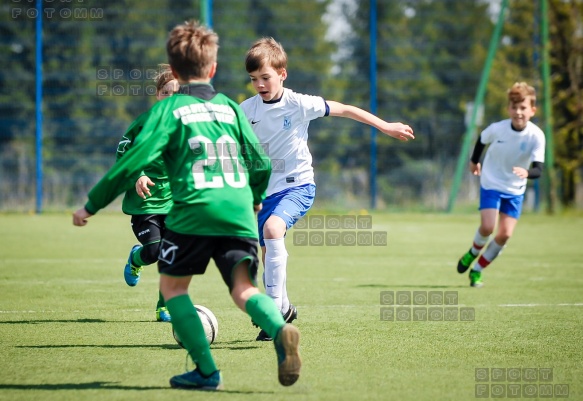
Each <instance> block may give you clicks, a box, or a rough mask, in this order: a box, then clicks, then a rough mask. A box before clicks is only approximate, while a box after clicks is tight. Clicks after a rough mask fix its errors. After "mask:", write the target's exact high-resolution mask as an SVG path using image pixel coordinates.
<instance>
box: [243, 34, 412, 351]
mask: <svg viewBox="0 0 583 401" xmlns="http://www.w3.org/2000/svg"><path fill="white" fill-rule="evenodd" d="M245 68H246V70H247V72H248V73H249V77H250V78H251V83H252V84H253V88H254V89H255V90H256V91H257V95H256V96H254V97H252V98H249V99H247V100H245V101H244V102H243V103H241V108H242V109H243V111H244V112H245V115H246V116H247V120H249V122H250V123H251V126H252V127H253V131H254V132H255V134H256V135H257V137H258V138H259V140H260V142H261V143H262V144H264V145H265V146H266V148H267V152H268V155H269V156H270V157H271V159H272V160H274V161H277V162H278V163H279V164H280V165H283V168H284V171H278V172H274V174H272V175H271V178H270V180H269V186H268V188H267V198H266V199H265V200H264V201H263V208H262V209H261V211H260V212H259V215H258V225H259V241H260V245H261V250H262V256H263V265H264V271H265V273H264V276H263V281H264V284H265V292H266V293H267V295H269V296H270V297H271V298H273V299H274V300H275V302H276V304H277V307H278V308H279V310H280V311H281V313H282V315H283V316H284V318H285V320H286V321H287V322H288V323H289V322H292V321H293V320H294V319H296V318H297V310H296V308H295V307H294V306H293V305H292V304H291V303H290V301H289V299H288V296H287V289H286V275H287V273H286V268H287V256H288V253H287V250H286V247H285V242H284V237H285V234H286V232H287V230H289V229H290V228H291V227H293V225H294V224H295V223H296V222H297V221H298V220H299V219H300V218H301V217H303V216H304V215H305V214H306V213H307V212H308V210H309V209H310V208H311V207H312V204H313V203H314V197H315V195H316V185H315V182H314V169H313V168H312V155H311V154H310V150H309V149H308V142H307V141H308V125H309V123H310V121H311V120H315V119H316V118H319V117H325V116H339V117H346V118H350V119H353V120H356V121H359V122H361V123H364V124H368V125H371V126H373V127H375V128H376V129H378V130H379V131H381V132H383V133H384V134H386V135H389V136H392V137H393V138H397V139H399V140H402V141H407V140H409V139H413V138H414V136H413V129H412V128H411V127H409V126H408V125H404V124H401V123H389V122H386V121H383V120H381V119H380V118H378V117H376V116H374V115H372V114H371V113H369V112H367V111H364V110H362V109H360V108H358V107H355V106H350V105H346V104H342V103H338V102H334V101H330V100H324V99H323V98H322V97H319V96H309V95H303V94H300V93H296V92H293V91H292V90H290V89H287V88H284V86H283V82H284V81H285V79H286V78H287V70H286V68H287V55H286V53H285V50H284V49H283V46H282V45H281V44H280V43H278V42H277V41H275V40H274V39H273V38H262V39H260V40H258V41H257V42H255V43H254V44H253V45H252V46H251V48H250V49H249V50H248V52H247V55H246V58H245ZM271 340H272V337H271V336H270V335H269V334H268V333H267V332H265V331H264V330H261V331H260V332H259V335H258V336H257V341H271Z"/></svg>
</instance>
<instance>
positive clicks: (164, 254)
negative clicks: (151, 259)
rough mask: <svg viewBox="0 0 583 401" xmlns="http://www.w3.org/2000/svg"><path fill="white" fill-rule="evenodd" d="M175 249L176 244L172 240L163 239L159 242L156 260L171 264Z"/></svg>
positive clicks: (174, 256)
mask: <svg viewBox="0 0 583 401" xmlns="http://www.w3.org/2000/svg"><path fill="white" fill-rule="evenodd" d="M177 251H178V245H175V244H173V243H172V242H170V241H167V240H165V239H163V240H162V242H161V244H160V255H158V260H161V261H163V262H166V263H168V264H169V265H171V264H172V263H174V259H175V258H176V252H177Z"/></svg>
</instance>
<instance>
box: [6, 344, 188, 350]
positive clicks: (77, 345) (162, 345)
mask: <svg viewBox="0 0 583 401" xmlns="http://www.w3.org/2000/svg"><path fill="white" fill-rule="evenodd" d="M14 348H36V349H42V348H162V349H180V346H179V345H178V344H120V345H113V344H61V345H16V346H15V347H14Z"/></svg>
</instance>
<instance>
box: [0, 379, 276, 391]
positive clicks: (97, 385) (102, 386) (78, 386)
mask: <svg viewBox="0 0 583 401" xmlns="http://www.w3.org/2000/svg"><path fill="white" fill-rule="evenodd" d="M0 390H48V391H54V390H175V389H172V388H171V387H156V386H121V385H119V384H116V383H115V382H89V383H55V384H0ZM220 392H221V393H231V394H274V392H273V391H237V390H221V391H220Z"/></svg>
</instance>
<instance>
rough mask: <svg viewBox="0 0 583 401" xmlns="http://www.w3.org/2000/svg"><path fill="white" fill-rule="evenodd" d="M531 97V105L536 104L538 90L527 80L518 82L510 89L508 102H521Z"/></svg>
mask: <svg viewBox="0 0 583 401" xmlns="http://www.w3.org/2000/svg"><path fill="white" fill-rule="evenodd" d="M527 97H528V98H530V105H531V106H533V107H534V106H535V105H536V91H535V90H534V88H533V87H532V86H530V85H528V84H527V83H526V82H516V83H515V84H514V85H512V87H511V88H510V89H508V102H509V103H511V104H514V103H521V102H523V101H524V100H525V99H526V98H527Z"/></svg>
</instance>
